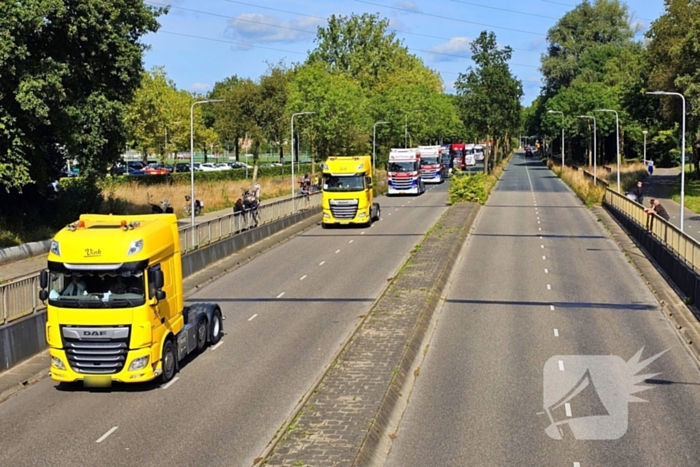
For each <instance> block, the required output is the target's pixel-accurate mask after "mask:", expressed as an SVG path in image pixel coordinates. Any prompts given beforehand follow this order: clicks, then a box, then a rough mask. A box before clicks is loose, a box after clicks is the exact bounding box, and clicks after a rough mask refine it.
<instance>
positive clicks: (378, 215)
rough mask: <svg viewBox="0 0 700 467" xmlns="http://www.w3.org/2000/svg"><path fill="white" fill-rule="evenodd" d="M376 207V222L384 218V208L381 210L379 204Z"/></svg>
mask: <svg viewBox="0 0 700 467" xmlns="http://www.w3.org/2000/svg"><path fill="white" fill-rule="evenodd" d="M376 206H377V212H376V216H374V220H375V221H378V220H379V219H381V218H382V208H381V206H379V204H377V205H376Z"/></svg>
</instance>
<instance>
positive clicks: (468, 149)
mask: <svg viewBox="0 0 700 467" xmlns="http://www.w3.org/2000/svg"><path fill="white" fill-rule="evenodd" d="M464 151H465V152H466V153H467V154H474V148H467V149H465V150H464Z"/></svg>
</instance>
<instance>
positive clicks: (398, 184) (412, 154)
mask: <svg viewBox="0 0 700 467" xmlns="http://www.w3.org/2000/svg"><path fill="white" fill-rule="evenodd" d="M420 159H421V155H420V152H419V150H418V148H404V149H392V150H391V152H390V153H389V162H388V163H387V167H386V171H387V178H388V179H389V184H388V185H389V190H388V192H387V194H388V195H398V194H416V195H419V194H421V193H423V192H425V184H424V183H423V179H422V178H421V174H420Z"/></svg>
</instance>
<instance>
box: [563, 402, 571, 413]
mask: <svg viewBox="0 0 700 467" xmlns="http://www.w3.org/2000/svg"><path fill="white" fill-rule="evenodd" d="M564 408H565V409H566V416H567V417H571V404H569V403H568V402H565V403H564Z"/></svg>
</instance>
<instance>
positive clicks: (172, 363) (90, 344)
mask: <svg viewBox="0 0 700 467" xmlns="http://www.w3.org/2000/svg"><path fill="white" fill-rule="evenodd" d="M40 284H41V290H40V292H39V295H40V298H41V300H42V301H45V302H46V301H47V300H48V303H47V321H46V341H47V344H48V347H49V354H50V356H51V369H50V375H51V378H52V379H54V380H56V381H61V382H67V383H70V382H77V381H82V382H83V384H84V385H85V386H96V387H104V386H110V385H111V384H112V382H122V383H138V382H144V381H150V380H153V379H156V378H158V379H159V382H160V383H166V382H168V381H170V380H171V379H172V378H173V376H174V375H175V373H176V372H177V370H178V369H179V363H180V362H181V361H182V359H183V358H185V356H187V355H188V354H191V353H193V352H195V351H202V350H204V348H205V346H206V345H207V343H209V344H212V345H213V344H216V343H217V342H219V340H220V339H221V337H222V336H223V316H222V313H221V309H220V308H219V306H218V305H217V304H214V303H197V304H193V305H191V306H187V307H186V306H184V298H183V285H182V261H181V253H180V236H179V232H178V226H177V218H176V217H175V215H174V214H150V215H140V216H112V215H97V214H84V215H82V216H80V220H78V221H77V222H74V223H73V224H70V225H68V226H67V227H64V228H63V229H62V230H61V231H60V232H58V233H57V234H56V236H55V237H54V238H53V240H52V241H51V248H50V251H49V255H48V268H47V270H44V271H42V273H41V275H40Z"/></svg>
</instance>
